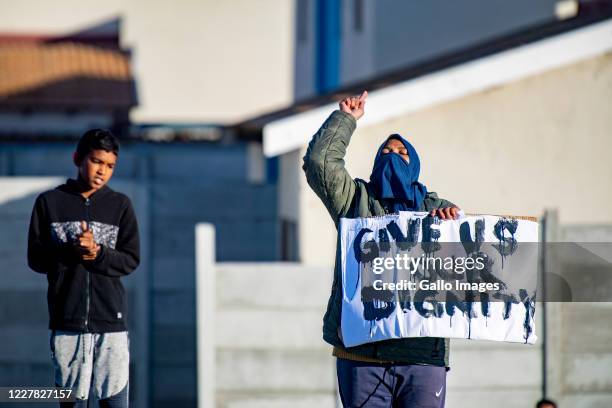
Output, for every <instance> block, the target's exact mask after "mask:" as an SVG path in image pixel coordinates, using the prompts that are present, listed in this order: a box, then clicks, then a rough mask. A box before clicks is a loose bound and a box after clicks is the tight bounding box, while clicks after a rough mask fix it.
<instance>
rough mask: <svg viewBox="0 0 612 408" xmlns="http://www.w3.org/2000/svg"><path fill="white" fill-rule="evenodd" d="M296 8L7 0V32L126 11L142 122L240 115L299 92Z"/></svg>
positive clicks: (145, 0) (159, 0)
mask: <svg viewBox="0 0 612 408" xmlns="http://www.w3.org/2000/svg"><path fill="white" fill-rule="evenodd" d="M293 7H294V2H293V1H292V0H266V1H250V0H233V1H228V2H223V1H217V0H182V1H180V2H177V3H172V4H170V3H168V2H166V1H163V0H154V1H150V0H111V1H98V0H96V1H88V2H81V1H76V0H61V1H57V2H53V3H50V2H48V1H44V0H27V1H19V2H14V1H10V0H0V9H1V10H2V13H0V33H10V34H20V33H22V34H66V33H69V32H73V31H76V30H80V29H83V28H87V27H91V26H92V25H95V24H97V23H100V22H103V21H105V20H107V19H110V18H114V17H117V16H118V17H121V18H122V21H123V25H122V29H121V39H122V42H123V46H124V47H127V48H130V49H131V50H132V51H133V55H132V62H133V64H132V67H133V70H134V76H135V78H136V85H137V91H138V97H139V99H140V101H139V106H138V107H137V108H136V109H134V110H133V112H132V120H133V121H136V122H147V121H148V122H160V121H165V122H185V121H196V122H233V121H238V120H241V119H246V118H248V117H250V116H253V115H256V114H258V113H262V112H266V111H269V110H273V109H276V108H280V107H283V106H284V105H287V104H289V103H291V101H292V100H293V64H294V60H293V57H294V55H293V50H294V31H293V24H294V18H293V15H294V14H293V13H294V10H293ZM24 16H27V17H24Z"/></svg>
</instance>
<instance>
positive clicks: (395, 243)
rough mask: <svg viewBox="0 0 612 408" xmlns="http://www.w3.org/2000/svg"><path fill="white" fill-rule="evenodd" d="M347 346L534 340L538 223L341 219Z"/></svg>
mask: <svg viewBox="0 0 612 408" xmlns="http://www.w3.org/2000/svg"><path fill="white" fill-rule="evenodd" d="M339 233H340V245H341V270H342V271H341V272H342V294H343V298H342V317H341V319H342V320H341V329H342V339H343V342H344V345H345V346H347V347H352V346H356V345H360V344H364V343H369V342H375V341H381V340H388V339H397V338H404V337H445V338H464V339H473V340H495V341H507V342H520V343H526V344H534V343H535V342H536V339H537V337H536V334H535V323H534V315H535V299H536V289H537V261H538V248H537V242H538V224H537V222H534V221H529V220H524V219H512V218H504V217H499V216H492V215H481V216H467V217H466V216H461V217H460V218H459V219H457V220H440V219H439V218H437V217H431V216H429V215H428V214H427V213H423V212H400V213H399V214H391V215H386V216H381V217H370V218H354V219H348V218H343V219H341V222H340V228H339Z"/></svg>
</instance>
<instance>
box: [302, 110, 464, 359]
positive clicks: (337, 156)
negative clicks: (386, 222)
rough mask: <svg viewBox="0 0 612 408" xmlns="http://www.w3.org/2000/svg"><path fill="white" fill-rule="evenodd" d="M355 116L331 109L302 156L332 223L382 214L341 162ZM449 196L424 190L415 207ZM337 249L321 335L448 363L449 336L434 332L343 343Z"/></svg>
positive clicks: (366, 350)
mask: <svg viewBox="0 0 612 408" xmlns="http://www.w3.org/2000/svg"><path fill="white" fill-rule="evenodd" d="M356 126H357V122H356V120H355V118H354V117H353V116H352V115H350V114H348V113H345V112H341V111H334V112H333V113H332V114H331V115H330V116H329V118H327V120H326V121H325V122H324V123H323V125H322V126H321V128H320V129H319V131H318V132H317V133H316V134H315V135H314V137H313V138H312V140H311V142H310V144H309V145H308V150H307V152H306V155H305V156H304V164H303V166H302V168H303V169H304V172H305V173H306V180H307V181H308V184H309V185H310V187H311V188H312V189H313V190H314V192H315V193H316V194H317V195H318V196H319V198H320V199H321V201H323V204H325V207H326V208H327V211H328V212H329V214H330V215H331V217H332V219H333V221H334V224H335V225H336V228H337V227H338V224H339V222H340V218H343V217H344V218H357V217H372V216H379V215H384V214H386V213H387V210H386V209H385V207H384V205H383V203H381V202H380V201H379V200H378V199H376V198H375V197H374V194H373V192H372V191H371V190H370V189H369V188H368V183H367V182H366V181H364V180H361V179H353V178H352V177H351V176H350V175H349V173H348V172H347V170H346V168H345V167H344V156H345V154H346V148H347V146H348V144H349V142H350V140H351V136H352V134H353V132H354V131H355V128H356ZM454 206H455V205H454V204H453V203H451V202H450V201H447V200H443V199H440V198H438V196H437V194H436V193H433V192H428V193H427V196H426V197H425V200H424V202H423V206H422V207H421V208H419V210H420V211H431V210H433V209H437V208H444V207H454ZM339 265H340V249H339V245H338V246H337V248H336V263H335V267H334V280H333V284H332V288H331V294H330V297H329V301H328V304H327V312H326V313H325V316H324V317H323V339H324V340H325V341H326V342H328V343H330V344H331V345H333V346H335V347H336V349H339V350H341V351H342V352H343V354H344V353H346V352H348V353H350V354H351V355H356V356H360V357H364V359H374V360H378V361H385V362H395V363H411V364H430V365H436V366H447V367H448V356H449V341H448V339H442V338H435V337H421V338H405V339H392V340H384V341H379V342H374V343H368V344H363V345H360V346H356V347H349V348H345V347H344V345H343V343H342V338H341V332H340V314H341V308H342V288H341V286H340V276H341V271H340V269H339Z"/></svg>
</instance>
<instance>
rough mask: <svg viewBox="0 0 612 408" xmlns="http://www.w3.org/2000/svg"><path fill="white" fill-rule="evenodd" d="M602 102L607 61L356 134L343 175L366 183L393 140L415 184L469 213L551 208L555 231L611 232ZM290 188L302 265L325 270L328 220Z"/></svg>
mask: <svg viewBox="0 0 612 408" xmlns="http://www.w3.org/2000/svg"><path fill="white" fill-rule="evenodd" d="M610 95H612V55H611V54H606V55H604V56H600V57H597V58H592V59H589V60H586V61H583V62H580V63H576V64H573V65H571V66H566V67H564V68H559V69H555V70H552V71H548V72H546V73H542V74H539V75H536V76H532V77H529V78H526V79H523V80H518V81H515V82H511V83H508V84H507V85H504V86H499V87H497V88H493V89H490V90H487V91H482V92H479V93H476V94H472V95H469V96H465V97H463V98H460V99H456V100H454V101H451V102H447V103H442V104H439V105H436V106H433V107H430V108H426V109H423V110H421V111H417V112H412V113H410V114H406V115H403V116H397V117H396V118H393V119H388V120H385V121H382V122H380V123H376V124H374V125H371V126H365V127H364V126H358V128H357V130H356V132H355V134H354V135H353V139H352V141H351V144H350V146H349V149H348V154H347V157H346V163H347V168H348V170H349V172H350V174H351V175H352V176H353V177H359V178H363V179H366V180H367V179H369V175H370V172H371V166H372V160H373V158H374V154H375V151H376V148H377V147H378V146H379V144H380V143H381V142H382V141H383V140H384V138H385V137H386V136H387V135H389V134H391V133H396V132H397V133H400V134H402V135H404V136H405V137H406V138H408V139H409V140H410V141H411V142H412V143H413V144H414V146H415V147H416V149H417V151H418V152H419V155H420V158H421V181H422V182H423V183H424V184H426V185H427V187H428V188H429V189H430V190H432V191H436V192H438V193H439V194H440V196H441V197H444V198H447V199H449V200H451V201H453V202H454V203H456V204H457V205H459V206H460V207H461V208H462V209H464V210H465V211H466V212H468V213H490V214H516V215H533V216H539V215H541V213H542V212H543V210H544V209H545V208H548V207H552V208H557V209H558V210H559V216H560V222H561V223H562V224H567V223H587V224H594V223H612V207H611V206H610V202H612V188H610V180H609V179H610V176H611V175H612V161H610V160H609V151H610V149H611V148H612V141H611V140H610V137H609V135H610V131H611V129H612V115H611V114H610V105H609V99H610ZM367 114H368V113H367V108H366V116H367ZM303 153H304V149H302V155H303ZM302 155H300V157H301V156H302ZM298 182H299V183H300V186H301V187H300V189H301V191H302V197H301V198H300V214H301V215H300V253H301V259H302V261H304V262H306V263H308V264H321V263H328V264H331V262H332V260H333V255H334V250H335V240H336V236H335V231H334V228H333V224H332V222H331V219H330V218H329V215H328V214H327V211H326V210H325V208H324V207H323V205H322V204H321V203H320V200H319V199H318V197H316V195H315V194H314V193H313V192H312V191H311V190H310V188H309V187H308V186H307V184H306V180H305V178H304V175H303V172H302V173H301V174H300V178H299V180H298ZM281 194H284V193H283V192H281Z"/></svg>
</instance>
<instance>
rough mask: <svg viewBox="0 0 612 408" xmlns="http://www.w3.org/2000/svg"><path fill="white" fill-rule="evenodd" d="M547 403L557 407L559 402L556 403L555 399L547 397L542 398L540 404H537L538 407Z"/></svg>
mask: <svg viewBox="0 0 612 408" xmlns="http://www.w3.org/2000/svg"><path fill="white" fill-rule="evenodd" d="M545 405H552V406H553V407H555V408H556V407H557V404H555V402H554V401H552V400H549V399H546V398H542V399H541V400H539V401H538V404H537V405H536V408H541V407H543V406H545Z"/></svg>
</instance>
